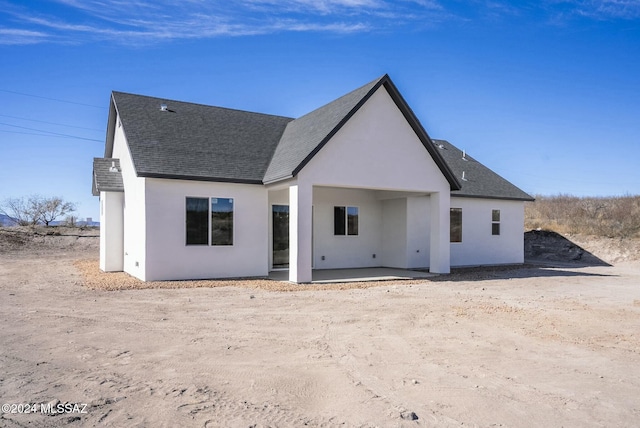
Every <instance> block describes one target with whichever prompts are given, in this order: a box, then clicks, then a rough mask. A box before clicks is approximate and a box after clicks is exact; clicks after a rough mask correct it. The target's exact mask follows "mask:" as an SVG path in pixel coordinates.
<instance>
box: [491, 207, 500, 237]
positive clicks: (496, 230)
mask: <svg viewBox="0 0 640 428" xmlns="http://www.w3.org/2000/svg"><path fill="white" fill-rule="evenodd" d="M491 234H492V235H500V210H492V211H491Z"/></svg>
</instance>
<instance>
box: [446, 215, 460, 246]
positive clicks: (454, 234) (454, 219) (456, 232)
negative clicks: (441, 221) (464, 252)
mask: <svg viewBox="0 0 640 428" xmlns="http://www.w3.org/2000/svg"><path fill="white" fill-rule="evenodd" d="M449 241H450V242H462V208H451V209H450V211H449Z"/></svg>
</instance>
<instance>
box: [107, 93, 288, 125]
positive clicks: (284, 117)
mask: <svg viewBox="0 0 640 428" xmlns="http://www.w3.org/2000/svg"><path fill="white" fill-rule="evenodd" d="M111 93H112V94H122V95H127V96H133V97H142V98H148V99H154V100H161V101H164V102H174V103H180V104H187V105H191V106H200V107H207V108H215V109H220V110H226V111H235V112H239V113H248V114H258V115H262V116H269V117H278V118H282V119H291V120H295V117H290V116H282V115H279V114H269V113H262V112H258V111H251V110H243V109H237V108H231V107H223V106H216V105H212V104H204V103H193V102H190V101H180V100H176V99H171V98H163V97H154V96H151V95H142V94H134V93H131V92H122V91H113V90H112V91H111Z"/></svg>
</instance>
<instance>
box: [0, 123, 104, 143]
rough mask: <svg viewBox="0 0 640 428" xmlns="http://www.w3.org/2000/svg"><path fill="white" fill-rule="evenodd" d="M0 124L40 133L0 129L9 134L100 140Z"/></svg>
mask: <svg viewBox="0 0 640 428" xmlns="http://www.w3.org/2000/svg"><path fill="white" fill-rule="evenodd" d="M0 125H6V126H12V127H14V128H20V129H26V130H28V131H36V132H40V134H35V133H28V132H18V131H7V130H3V129H0V132H8V133H11V134H24V135H38V136H41V137H65V138H75V139H77V140H87V141H97V142H99V143H101V142H102V140H97V139H95V138H85V137H78V136H77V135H69V134H61V133H59V132H51V131H44V130H42V129H35V128H28V127H26V126H18V125H11V124H9V123H3V122H0Z"/></svg>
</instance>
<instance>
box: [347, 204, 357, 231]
mask: <svg viewBox="0 0 640 428" xmlns="http://www.w3.org/2000/svg"><path fill="white" fill-rule="evenodd" d="M347 234H348V235H357V234H358V207H347Z"/></svg>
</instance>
